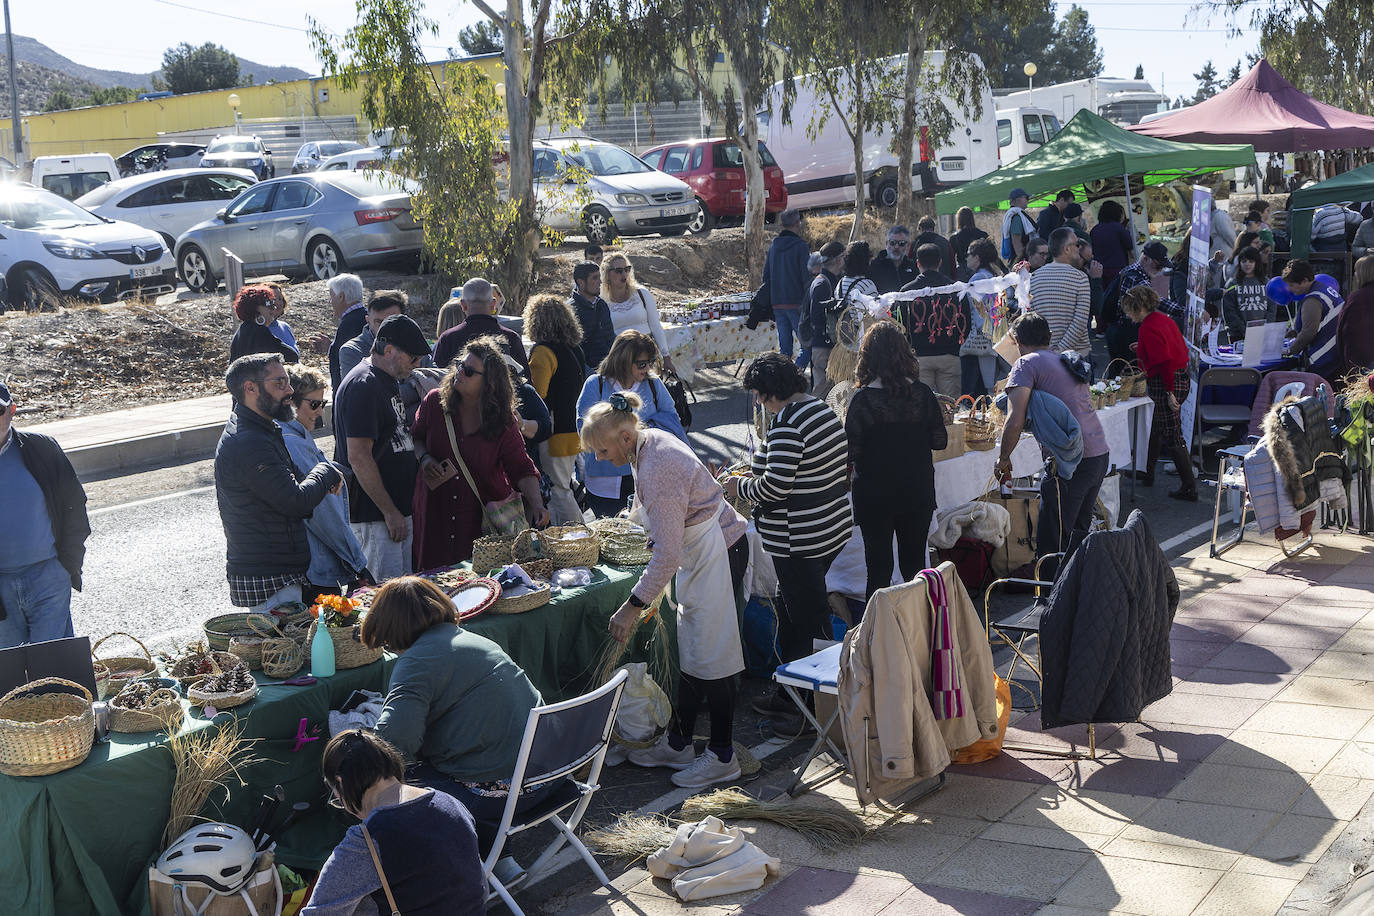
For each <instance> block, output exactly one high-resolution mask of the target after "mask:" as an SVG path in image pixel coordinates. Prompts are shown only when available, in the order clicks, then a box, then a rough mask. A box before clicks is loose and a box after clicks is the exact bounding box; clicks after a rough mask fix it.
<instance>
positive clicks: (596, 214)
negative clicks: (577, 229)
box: [582, 207, 615, 245]
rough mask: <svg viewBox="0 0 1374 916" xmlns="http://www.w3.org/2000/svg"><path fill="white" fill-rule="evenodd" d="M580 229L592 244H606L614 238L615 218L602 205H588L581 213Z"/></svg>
mask: <svg viewBox="0 0 1374 916" xmlns="http://www.w3.org/2000/svg"><path fill="white" fill-rule="evenodd" d="M582 231H583V233H584V234H585V235H586V236H587V241H589V242H591V243H592V244H593V245H607V244H609V243H610V241H611V240H612V239H614V238H615V220H613V219H612V218H611V214H610V212H609V211H608V210H606V209H605V208H604V207H588V208H587V212H586V213H584V214H582Z"/></svg>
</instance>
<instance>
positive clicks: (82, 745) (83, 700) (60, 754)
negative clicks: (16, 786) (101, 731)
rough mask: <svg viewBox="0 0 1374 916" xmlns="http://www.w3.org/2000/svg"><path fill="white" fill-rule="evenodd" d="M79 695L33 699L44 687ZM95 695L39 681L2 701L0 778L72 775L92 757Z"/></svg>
mask: <svg viewBox="0 0 1374 916" xmlns="http://www.w3.org/2000/svg"><path fill="white" fill-rule="evenodd" d="M48 686H59V687H65V688H68V689H69V690H72V691H79V694H76V693H34V692H33V691H35V690H37V689H38V688H40V687H48ZM94 741H95V712H94V710H92V709H91V692H90V691H89V690H87V689H86V688H85V687H82V686H81V685H80V684H77V683H75V682H73V681H69V680H67V679H66V678H60V677H45V678H39V679H38V680H36V681H33V682H31V683H28V684H24V685H22V686H20V687H16V688H14V689H13V690H11V691H10V692H9V693H7V694H5V695H4V697H0V773H4V774H5V775H7V776H47V775H49V774H51V773H60V772H62V771H63V770H69V769H71V768H72V767H74V766H76V765H77V764H79V763H81V761H83V760H85V759H86V756H87V755H88V754H90V752H91V744H92V743H93V742H94Z"/></svg>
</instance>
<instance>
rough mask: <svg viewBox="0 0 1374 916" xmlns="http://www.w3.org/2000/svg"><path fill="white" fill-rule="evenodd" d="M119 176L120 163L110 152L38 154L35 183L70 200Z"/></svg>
mask: <svg viewBox="0 0 1374 916" xmlns="http://www.w3.org/2000/svg"><path fill="white" fill-rule="evenodd" d="M117 178H119V166H118V165H116V164H115V160H114V156H111V155H110V154H109V153H81V154H79V155H75V156H38V157H37V158H35V159H34V160H33V177H32V178H31V179H30V180H29V181H30V183H31V184H33V185H34V186H36V187H40V188H42V189H43V190H45V191H52V192H53V193H54V194H56V195H58V196H59V197H65V198H67V200H76V199H77V198H78V197H80V196H81V195H83V194H89V193H90V192H91V191H94V190H95V189H96V188H98V187H100V186H101V185H102V184H105V183H106V182H110V181H114V180H115V179H117Z"/></svg>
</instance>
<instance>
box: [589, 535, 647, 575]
mask: <svg viewBox="0 0 1374 916" xmlns="http://www.w3.org/2000/svg"><path fill="white" fill-rule="evenodd" d="M653 558H654V554H653V551H652V550H650V549H649V538H648V536H647V535H646V534H645V533H644V532H643V531H618V532H616V533H614V534H608V535H605V536H604V537H602V539H601V559H602V561H603V562H605V563H610V564H611V565H612V566H645V565H647V564H648V562H649V561H650V560H652V559H653Z"/></svg>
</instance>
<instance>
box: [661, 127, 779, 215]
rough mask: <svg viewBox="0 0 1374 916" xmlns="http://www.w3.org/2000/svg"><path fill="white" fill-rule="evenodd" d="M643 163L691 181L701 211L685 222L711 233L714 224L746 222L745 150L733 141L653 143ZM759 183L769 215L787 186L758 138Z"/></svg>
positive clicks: (775, 208)
mask: <svg viewBox="0 0 1374 916" xmlns="http://www.w3.org/2000/svg"><path fill="white" fill-rule="evenodd" d="M642 158H643V159H644V161H645V162H647V163H649V164H650V165H652V166H653V167H654V168H656V169H658V170H659V171H661V172H666V173H668V174H669V175H672V176H673V177H674V178H680V179H681V180H683V181H685V182H687V184H688V185H690V186H691V188H692V191H693V192H694V193H695V194H696V196H697V203H698V204H700V205H701V211H700V213H699V214H698V215H697V218H696V219H695V220H693V221H692V224H691V225H690V226H689V227H688V228H690V229H691V230H692V231H693V232H698V233H706V232H710V231H711V230H712V229H714V228H715V227H716V226H718V225H721V224H725V225H730V224H733V223H742V222H743V221H744V191H745V180H744V154H743V153H742V152H741V151H740V148H739V146H738V144H736V143H735V141H733V140H727V139H725V138H723V137H722V138H717V139H715V140H688V141H685V142H682V143H666V144H664V145H662V146H655V147H654V148H653V149H651V150H649V151H648V152H647V153H645V154H644V156H643V157H642ZM759 160H760V162H761V163H762V165H763V186H764V188H766V189H767V191H768V202H767V204H766V205H765V207H766V209H765V210H764V212H765V213H767V214H768V216H769V217H770V218H771V217H773V216H776V215H777V214H778V213H781V212H782V211H783V210H786V209H787V187H786V186H785V185H784V184H783V178H782V169H780V168H778V163H777V161H776V160H775V159H774V158H773V154H772V153H770V152H769V151H768V147H767V146H766V145H764V143H763V142H762V141H760V142H759Z"/></svg>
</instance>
